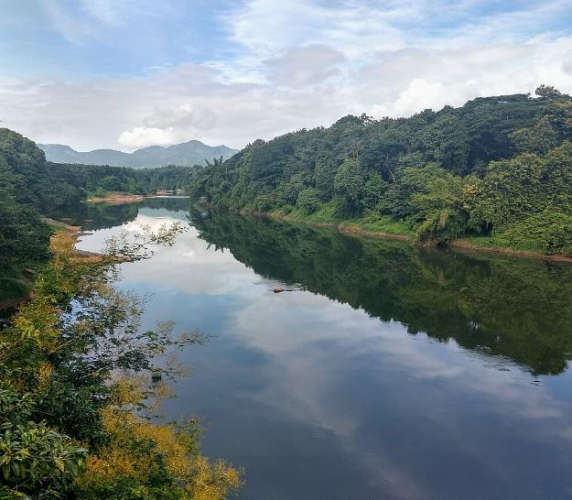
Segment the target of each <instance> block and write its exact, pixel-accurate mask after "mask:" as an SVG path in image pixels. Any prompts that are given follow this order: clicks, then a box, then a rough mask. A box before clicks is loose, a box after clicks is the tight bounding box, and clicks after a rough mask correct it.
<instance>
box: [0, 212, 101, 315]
mask: <svg viewBox="0 0 572 500" xmlns="http://www.w3.org/2000/svg"><path fill="white" fill-rule="evenodd" d="M43 220H44V221H45V222H46V223H47V224H48V225H49V226H50V227H51V228H52V231H53V234H52V236H51V237H50V253H51V255H52V259H58V258H60V257H61V256H63V255H66V256H67V257H68V258H69V259H70V262H72V263H74V264H83V263H86V264H88V263H97V262H101V261H102V259H103V256H102V255H101V254H96V253H94V252H87V251H84V250H79V249H77V248H76V243H77V240H78V238H79V237H80V236H81V234H82V232H81V227H80V226H72V225H69V224H66V223H65V222H61V221H57V220H54V219H50V218H47V217H44V218H43ZM46 265H49V262H46V263H39V264H38V263H36V264H34V265H32V264H30V265H29V266H27V267H25V268H23V269H16V270H14V271H13V274H12V275H11V276H4V277H2V278H0V316H4V317H6V316H9V315H10V314H11V313H12V312H14V311H15V310H16V309H17V308H18V306H20V305H21V304H23V303H25V302H27V301H28V300H29V299H30V292H31V290H32V288H33V286H34V283H35V281H36V280H37V278H38V274H40V273H41V272H42V270H43V268H44V267H45V266H46Z"/></svg>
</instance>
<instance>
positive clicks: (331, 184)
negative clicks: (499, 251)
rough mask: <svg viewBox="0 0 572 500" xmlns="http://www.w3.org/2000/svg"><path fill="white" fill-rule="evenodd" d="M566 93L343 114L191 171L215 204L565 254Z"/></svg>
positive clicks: (570, 128) (570, 162) (570, 196)
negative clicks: (389, 114) (403, 113)
mask: <svg viewBox="0 0 572 500" xmlns="http://www.w3.org/2000/svg"><path fill="white" fill-rule="evenodd" d="M571 140H572V99H571V98H570V96H568V95H565V94H562V93H560V92H559V91H558V90H556V89H554V88H553V87H548V86H544V85H543V86H540V87H539V88H538V89H537V90H536V96H535V97H532V96H530V95H528V94H515V95H506V96H496V97H486V98H477V99H474V100H472V101H469V102H467V103H466V104H465V105H464V106H462V107H459V108H453V107H451V106H445V107H444V108H443V109H442V110H440V111H438V112H434V111H432V110H429V109H428V110H424V111H422V112H420V113H417V114H415V115H413V116H412V117H410V118H398V119H392V118H383V119H380V120H374V119H372V118H371V117H368V116H366V115H361V116H359V117H358V116H346V117H344V118H341V119H340V120H338V121H337V122H336V123H334V124H333V125H332V126H331V127H329V128H324V127H319V128H316V129H312V130H306V129H302V130H300V131H297V132H293V133H290V134H286V135H283V136H280V137H277V138H275V139H273V140H271V141H268V142H265V141H262V140H257V141H255V142H253V143H252V144H249V145H248V146H247V147H246V148H244V149H243V150H242V151H240V152H239V153H238V154H236V155H235V156H233V157H232V158H230V159H229V160H227V161H225V162H223V163H222V164H216V165H210V166H207V167H206V168H204V169H202V170H200V171H195V172H193V175H192V180H191V184H190V188H189V189H190V193H191V196H192V197H193V198H196V199H200V198H202V199H203V200H204V199H206V200H207V201H208V203H209V204H210V205H211V206H212V207H213V208H216V209H221V210H227V211H233V212H243V213H244V212H249V213H252V212H270V213H274V214H276V215H281V216H288V217H292V218H304V219H310V220H319V221H344V220H351V221H353V222H354V223H356V224H357V225H362V226H364V227H368V228H371V229H377V230H380V231H387V232H402V233H405V234H410V235H413V236H414V237H415V238H416V239H418V240H419V241H422V242H431V243H437V244H447V243H448V242H449V241H450V240H452V239H457V238H463V237H477V238H478V237H480V238H482V239H483V241H488V242H492V243H494V244H498V245H505V246H512V247H516V248H522V249H529V250H537V251H541V252H543V253H554V254H567V255H572V231H571V228H572V144H571V142H570V141H571Z"/></svg>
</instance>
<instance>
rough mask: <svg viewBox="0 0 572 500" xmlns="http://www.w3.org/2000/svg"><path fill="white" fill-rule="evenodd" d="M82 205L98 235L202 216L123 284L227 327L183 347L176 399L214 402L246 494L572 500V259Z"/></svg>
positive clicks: (158, 205) (211, 414) (282, 498)
mask: <svg viewBox="0 0 572 500" xmlns="http://www.w3.org/2000/svg"><path fill="white" fill-rule="evenodd" d="M89 211H91V212H90V213H88V212H89ZM75 215H76V219H77V220H76V222H77V221H79V220H83V221H85V220H86V219H87V220H88V222H87V223H86V227H87V228H88V229H92V230H94V232H93V233H92V234H91V235H88V236H85V237H84V238H83V239H82V241H81V242H80V244H79V246H80V248H83V249H97V248H101V246H102V244H103V242H104V240H105V238H106V237H109V236H110V235H112V234H115V233H117V232H118V231H120V230H127V231H137V230H138V229H139V228H140V227H142V226H143V225H150V226H152V227H158V226H159V225H160V224H163V223H165V222H170V221H175V220H177V221H182V222H183V223H185V224H189V225H190V229H189V231H188V232H186V233H185V234H183V235H182V236H181V237H180V238H179V240H178V242H177V243H176V244H175V246H173V247H172V248H165V249H161V250H159V251H158V252H157V253H156V254H155V256H154V257H153V258H151V259H150V260H147V261H142V262H138V263H133V264H125V265H123V266H122V273H121V281H120V282H119V283H118V285H117V286H118V287H119V288H121V289H128V290H133V291H135V292H136V293H138V294H140V295H148V296H149V298H148V304H147V308H146V312H145V315H144V326H145V327H147V326H149V327H152V326H153V325H154V324H155V323H156V322H157V321H160V320H165V319H170V320H173V321H175V322H176V325H177V326H176V329H177V330H178V331H190V330H194V329H196V328H198V329H200V330H201V331H202V332H204V333H206V334H209V335H211V336H212V337H211V339H210V341H209V342H208V343H207V344H206V345H204V346H199V347H191V348H189V349H187V350H185V351H184V352H183V353H182V354H181V355H180V356H179V361H182V362H183V363H184V365H186V366H187V367H189V368H190V370H191V376H190V377H187V378H184V379H182V380H180V381H178V382H177V383H175V384H174V385H173V389H174V391H175V393H176V395H177V397H176V398H175V399H172V400H169V401H168V402H167V403H166V405H165V412H166V414H167V418H172V417H177V418H188V417H198V418H199V419H200V420H201V422H202V423H203V426H204V427H205V435H204V439H203V451H204V452H205V453H206V454H207V455H209V456H211V457H213V458H214V457H224V458H226V459H228V460H229V461H231V462H232V463H233V464H234V465H236V466H238V467H243V468H244V469H245V472H246V476H245V477H246V485H245V487H244V488H243V490H242V491H241V493H240V495H239V498H240V499H248V500H274V499H276V500H286V499H297V500H305V499H332V500H338V499H339V500H346V499H347V500H354V499H355V500H358V499H359V500H361V499H363V500H366V499H375V500H377V499H393V498H395V499H455V500H456V499H460V498H463V499H465V498H466V499H484V498H487V499H496V498H498V499H501V498H502V499H512V498H514V499H529V498H530V499H536V498H551V499H560V498H571V497H572V476H571V474H570V472H571V471H572V411H571V410H572V404H571V403H572V379H571V377H570V371H569V369H568V360H569V359H570V356H571V353H572V266H571V265H569V264H558V263H547V262H541V261H535V260H520V259H510V258H491V257H489V256H483V255H463V254H460V253H453V252H439V251H423V250H420V249H416V248H414V247H412V246H409V245H407V244H402V243H397V242H390V241H383V240H376V239H357V238H353V237H349V236H346V235H342V234H339V233H336V232H334V231H330V230H322V229H320V230H317V229H312V228H308V227H303V226H301V227H297V226H292V225H286V224H280V223H276V222H271V221H264V220H257V219H250V218H241V217H228V216H226V217H220V216H218V217H215V216H212V215H209V214H206V213H204V214H195V213H193V214H192V215H191V214H190V213H189V207H188V202H187V201H186V200H148V201H146V202H145V203H143V204H138V205H121V206H116V207H108V208H106V207H104V206H99V207H97V208H94V207H91V208H86V209H84V213H81V214H79V213H78V214H75ZM276 287H281V288H285V289H287V290H289V291H286V292H284V293H280V294H275V293H273V292H272V290H273V289H274V288H276Z"/></svg>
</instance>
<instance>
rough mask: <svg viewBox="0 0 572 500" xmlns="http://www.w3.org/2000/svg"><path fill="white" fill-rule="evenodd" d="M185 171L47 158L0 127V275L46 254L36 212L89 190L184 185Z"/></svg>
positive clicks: (140, 190) (70, 202) (48, 211)
mask: <svg viewBox="0 0 572 500" xmlns="http://www.w3.org/2000/svg"><path fill="white" fill-rule="evenodd" d="M191 171H192V169H191V168H188V167H163V168H156V169H142V170H134V169H131V168H123V167H108V166H91V165H85V166H82V165H64V164H58V163H50V162H47V161H46V158H45V156H44V153H43V151H42V150H41V149H39V148H38V147H37V146H36V144H35V143H34V142H32V141H31V140H29V139H27V138H25V137H23V136H21V135H20V134H18V133H16V132H13V131H11V130H9V129H6V128H2V129H0V279H2V278H3V276H4V274H5V271H6V270H7V269H8V270H9V269H11V268H17V267H18V266H20V265H27V264H28V263H29V262H31V261H33V260H42V259H44V258H46V256H47V249H48V242H49V234H50V231H49V228H48V227H47V226H46V225H45V224H44V223H43V222H42V220H41V219H40V214H43V215H52V214H54V213H58V212H59V211H60V210H61V209H64V208H66V207H71V206H74V205H76V204H77V203H78V202H80V201H83V200H85V199H86V198H87V196H88V194H90V193H94V194H105V193H106V192H107V191H127V192H131V193H137V194H148V193H155V192H156V191H157V190H160V189H170V190H172V189H179V188H184V187H185V186H186V185H187V184H188V183H189V179H190V172H191ZM3 273H4V274H3Z"/></svg>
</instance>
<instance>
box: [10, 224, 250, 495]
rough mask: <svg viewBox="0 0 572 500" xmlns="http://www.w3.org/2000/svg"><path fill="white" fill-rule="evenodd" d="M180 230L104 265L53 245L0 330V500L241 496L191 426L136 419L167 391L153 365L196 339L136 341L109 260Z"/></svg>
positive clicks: (132, 315)
mask: <svg viewBox="0 0 572 500" xmlns="http://www.w3.org/2000/svg"><path fill="white" fill-rule="evenodd" d="M180 230H181V228H180V227H178V226H174V227H171V228H167V227H165V228H163V229H162V230H160V231H159V232H158V233H156V234H148V235H147V236H146V238H144V239H137V240H135V241H132V242H125V241H123V240H117V241H114V242H110V244H109V247H108V248H109V253H108V254H107V255H105V256H101V257H97V256H87V257H81V256H78V255H76V254H75V252H74V248H73V246H74V238H73V235H72V234H71V233H69V232H66V231H65V230H64V231H60V232H59V233H57V234H56V235H55V236H54V237H53V239H52V245H51V251H52V255H53V256H52V259H51V261H50V262H49V263H48V264H47V265H46V266H45V267H44V269H43V270H42V272H41V273H40V274H39V276H38V279H37V280H36V283H35V285H34V289H33V291H32V295H31V299H30V300H29V301H28V302H27V303H26V304H24V305H22V306H20V308H19V310H18V311H17V313H16V314H14V315H13V316H12V318H11V323H10V326H8V327H7V328H5V329H4V330H1V331H0V498H32V499H51V498H54V499H55V498H85V499H105V498H109V499H117V498H125V499H142V500H143V499H149V500H151V499H179V498H180V499H193V500H198V499H203V500H209V499H210V500H219V499H223V498H226V496H227V494H228V493H230V492H231V491H233V490H234V489H235V488H237V487H238V486H239V483H240V480H239V476H238V473H237V472H236V471H235V470H234V469H232V468H230V467H228V466H227V465H225V464H224V463H223V462H217V463H216V464H210V463H209V462H208V461H207V460H206V459H205V458H204V457H203V456H201V455H200V453H199V451H198V447H197V428H196V424H195V423H194V422H189V423H188V424H185V425H175V424H169V425H155V424H152V423H150V422H149V421H147V420H146V419H145V418H144V416H145V415H146V414H148V413H149V411H150V410H151V407H150V404H151V403H152V400H153V398H155V397H158V396H160V394H161V393H162V392H164V391H163V387H162V386H161V385H160V384H158V385H157V384H155V385H151V373H153V374H154V375H155V376H156V375H157V374H158V373H160V374H163V376H170V375H173V370H172V369H171V368H169V366H168V365H167V367H164V366H163V364H161V365H159V364H157V363H156V357H157V356H158V355H162V354H166V353H167V352H168V349H173V348H177V347H180V346H183V345H186V344H188V343H192V342H197V341H200V340H201V339H200V338H199V337H197V336H187V337H180V338H178V337H175V336H174V335H173V333H172V331H171V329H170V328H169V325H167V324H165V325H160V326H159V327H158V329H156V330H155V331H141V330H140V328H139V327H140V324H139V316H140V314H141V304H140V302H139V301H138V300H137V299H136V298H134V297H132V296H130V295H129V294H125V293H120V292H117V291H116V290H114V289H113V287H112V286H111V283H112V281H113V278H114V276H115V274H116V273H115V272H114V268H115V266H116V265H117V263H118V262H125V261H134V260H139V259H140V258H143V257H144V256H145V255H147V254H148V251H149V245H156V244H168V245H169V244H172V243H173V241H174V238H175V236H176V234H177V232H179V231H180ZM121 374H125V375H123V376H122V375H121ZM144 374H146V375H145V376H143V375H144ZM136 410H137V412H135V411H136Z"/></svg>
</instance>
